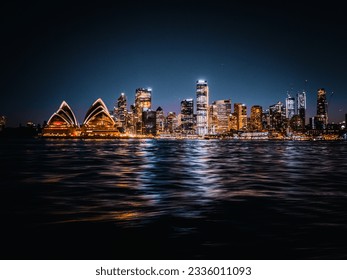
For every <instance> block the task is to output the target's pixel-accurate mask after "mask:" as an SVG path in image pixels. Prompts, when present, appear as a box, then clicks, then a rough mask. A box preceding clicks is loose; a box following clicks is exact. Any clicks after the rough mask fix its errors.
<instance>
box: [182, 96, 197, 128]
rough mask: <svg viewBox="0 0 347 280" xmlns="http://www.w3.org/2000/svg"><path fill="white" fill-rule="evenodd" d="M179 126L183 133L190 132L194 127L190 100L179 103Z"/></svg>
mask: <svg viewBox="0 0 347 280" xmlns="http://www.w3.org/2000/svg"><path fill="white" fill-rule="evenodd" d="M181 125H182V131H183V132H191V131H192V130H193V127H194V101H193V99H192V98H189V99H184V100H182V101H181Z"/></svg>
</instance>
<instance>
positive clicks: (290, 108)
mask: <svg viewBox="0 0 347 280" xmlns="http://www.w3.org/2000/svg"><path fill="white" fill-rule="evenodd" d="M294 115H295V98H294V97H291V96H290V95H289V94H288V97H287V98H286V118H287V119H289V120H290V119H291V118H292V117H293V116H294Z"/></svg>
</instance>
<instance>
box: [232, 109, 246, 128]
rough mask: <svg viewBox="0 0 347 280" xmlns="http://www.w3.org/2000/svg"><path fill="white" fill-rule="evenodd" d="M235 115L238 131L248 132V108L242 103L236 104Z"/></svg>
mask: <svg viewBox="0 0 347 280" xmlns="http://www.w3.org/2000/svg"><path fill="white" fill-rule="evenodd" d="M234 115H235V117H236V119H237V130H246V129H247V106H246V105H245V104H242V103H235V104H234Z"/></svg>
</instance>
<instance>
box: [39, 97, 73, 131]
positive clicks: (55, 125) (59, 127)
mask: <svg viewBox="0 0 347 280" xmlns="http://www.w3.org/2000/svg"><path fill="white" fill-rule="evenodd" d="M78 127H79V125H78V122H77V120H76V117H75V114H74V113H73V111H72V109H71V108H70V106H69V105H68V104H67V103H66V102H65V101H63V102H62V103H61V105H60V107H59V109H58V110H57V111H56V112H55V113H53V115H52V116H51V117H50V118H49V120H48V122H47V125H46V126H45V127H44V129H43V132H42V135H43V136H62V137H65V136H76V132H77V129H78Z"/></svg>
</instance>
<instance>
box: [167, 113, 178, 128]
mask: <svg viewBox="0 0 347 280" xmlns="http://www.w3.org/2000/svg"><path fill="white" fill-rule="evenodd" d="M176 128H177V116H176V113H175V112H169V113H168V114H167V117H166V131H167V132H170V133H173V132H174V131H175V130H176Z"/></svg>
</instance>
